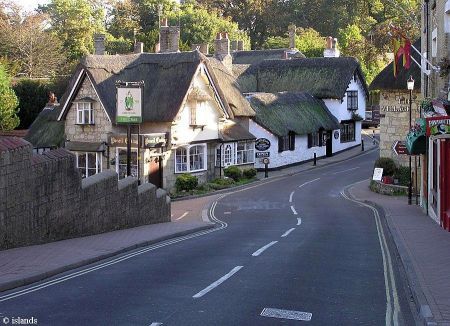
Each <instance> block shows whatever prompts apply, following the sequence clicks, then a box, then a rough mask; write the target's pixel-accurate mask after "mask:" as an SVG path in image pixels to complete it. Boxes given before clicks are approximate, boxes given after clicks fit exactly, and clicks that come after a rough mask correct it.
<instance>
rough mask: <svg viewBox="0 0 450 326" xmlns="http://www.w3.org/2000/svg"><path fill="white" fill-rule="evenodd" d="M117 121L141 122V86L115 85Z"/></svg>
mask: <svg viewBox="0 0 450 326" xmlns="http://www.w3.org/2000/svg"><path fill="white" fill-rule="evenodd" d="M116 122H117V123H141V122H142V88H141V87H128V86H123V87H122V86H119V87H117V117H116Z"/></svg>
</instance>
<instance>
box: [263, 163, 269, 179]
mask: <svg viewBox="0 0 450 326" xmlns="http://www.w3.org/2000/svg"><path fill="white" fill-rule="evenodd" d="M268 177H269V163H265V164H264V178H268Z"/></svg>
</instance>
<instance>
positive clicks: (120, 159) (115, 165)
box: [107, 133, 167, 188]
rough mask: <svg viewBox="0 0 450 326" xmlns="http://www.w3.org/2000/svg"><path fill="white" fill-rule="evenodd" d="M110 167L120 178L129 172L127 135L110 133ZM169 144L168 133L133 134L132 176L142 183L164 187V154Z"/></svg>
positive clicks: (108, 143)
mask: <svg viewBox="0 0 450 326" xmlns="http://www.w3.org/2000/svg"><path fill="white" fill-rule="evenodd" d="M107 145H108V162H109V163H108V164H109V166H108V168H111V169H114V170H115V171H116V172H117V174H118V177H119V179H123V178H125V177H126V172H127V154H128V153H127V135H126V134H110V135H108V142H107ZM166 146H167V134H166V133H152V134H144V135H136V134H133V135H132V136H131V153H130V167H131V176H133V177H135V178H138V179H139V181H140V182H141V183H152V184H154V185H155V186H157V187H159V188H161V187H162V183H163V182H162V176H163V156H164V151H165V150H166Z"/></svg>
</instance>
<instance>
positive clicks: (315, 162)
mask: <svg viewBox="0 0 450 326" xmlns="http://www.w3.org/2000/svg"><path fill="white" fill-rule="evenodd" d="M316 164H317V156H316V153H314V163H313V165H314V166H316Z"/></svg>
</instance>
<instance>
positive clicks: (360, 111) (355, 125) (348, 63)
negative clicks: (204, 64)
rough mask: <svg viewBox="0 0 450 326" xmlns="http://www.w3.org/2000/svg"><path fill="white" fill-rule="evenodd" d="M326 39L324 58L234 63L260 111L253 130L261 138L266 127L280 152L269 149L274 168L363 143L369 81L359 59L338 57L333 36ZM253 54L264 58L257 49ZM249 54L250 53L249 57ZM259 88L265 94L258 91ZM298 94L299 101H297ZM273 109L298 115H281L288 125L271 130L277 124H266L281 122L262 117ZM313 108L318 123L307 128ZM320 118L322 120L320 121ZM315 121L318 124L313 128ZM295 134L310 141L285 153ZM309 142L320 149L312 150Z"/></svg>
mask: <svg viewBox="0 0 450 326" xmlns="http://www.w3.org/2000/svg"><path fill="white" fill-rule="evenodd" d="M328 41H329V42H328V47H327V48H326V49H325V51H324V55H326V57H323V58H301V57H298V58H295V57H294V58H289V57H288V56H285V59H281V58H278V59H268V60H256V61H255V62H256V63H252V62H251V60H250V59H246V60H247V61H246V62H249V63H244V62H242V63H240V64H234V65H233V73H234V75H235V76H236V77H237V81H238V83H239V85H240V87H241V89H242V91H243V92H244V93H247V94H251V96H250V98H251V100H250V101H251V103H252V106H253V108H254V109H255V110H256V117H255V118H252V123H251V124H250V132H252V133H253V134H255V135H256V136H257V137H259V136H260V133H259V131H260V130H261V128H263V129H266V132H270V133H271V136H270V137H271V138H272V139H273V140H274V141H275V142H274V143H273V145H274V148H275V149H278V152H277V153H275V152H274V153H270V154H269V155H271V157H272V159H271V162H273V165H272V166H271V167H279V166H284V165H288V164H294V163H295V162H301V161H304V160H309V159H312V158H313V155H314V153H315V154H316V155H317V157H320V156H325V155H327V156H331V155H332V154H334V153H336V152H340V151H343V150H346V149H349V148H352V147H355V146H358V145H360V144H361V120H362V117H364V115H365V110H366V100H367V98H368V89H367V85H366V82H365V79H364V76H363V73H362V71H361V67H360V65H359V63H358V62H357V60H356V59H354V58H350V57H339V52H338V50H337V49H336V47H335V46H336V45H335V43H333V40H332V39H331V38H329V40H328ZM255 55H256V56H257V57H260V55H259V53H257V51H255ZM248 56H249V54H246V56H245V57H248ZM286 58H287V59H286ZM259 93H262V94H261V95H258V94H259ZM298 93H300V94H302V95H299V94H298ZM288 94H290V96H288ZM258 97H260V99H258ZM313 97H314V99H313ZM269 98H270V100H269ZM252 99H253V100H252ZM294 99H296V100H297V101H298V102H297V103H295V101H294ZM287 101H288V102H289V103H287ZM295 107H297V110H298V112H296V111H295V109H294V108H295ZM313 107H314V109H312V108H313ZM269 110H276V111H277V113H273V114H274V115H277V116H282V115H286V116H292V115H293V114H294V113H295V114H296V120H295V121H290V120H289V119H283V120H284V121H285V122H286V123H287V124H286V125H285V126H284V127H283V128H281V129H278V131H277V132H273V130H274V128H273V127H272V126H269V125H268V123H270V124H272V123H277V124H279V123H282V122H281V121H277V122H275V121H273V122H272V121H269V120H270V119H267V118H266V117H263V116H260V115H261V114H267V112H266V111H269ZM263 112H265V113H263ZM312 112H314V115H315V117H316V118H315V119H314V121H316V122H315V123H313V124H312V125H311V126H309V128H307V129H308V130H306V129H305V128H304V126H305V123H307V122H308V121H310V119H311V116H310V115H308V113H312ZM330 113H331V115H332V118H331V117H330V116H329V114H330ZM321 119H324V120H323V121H322V122H319V120H321ZM331 121H334V122H333V123H331ZM335 122H337V124H336V123H335ZM313 126H315V127H317V129H316V130H312V129H314V128H313ZM300 130H301V133H299V131H300ZM263 133H264V132H263ZM308 134H309V136H307V135H308ZM305 135H306V136H305ZM297 136H303V137H309V139H310V141H308V142H307V141H300V142H297V143H296V145H295V147H296V151H295V153H294V152H291V153H289V154H286V153H283V152H284V150H281V149H282V148H285V147H290V148H293V146H287V145H286V146H285V145H283V143H285V144H288V143H289V142H290V141H289V138H290V139H291V140H292V141H291V142H293V141H294V138H295V137H297ZM270 137H269V138H270ZM297 146H301V147H298V148H297ZM323 146H324V147H325V148H322V147H323ZM311 147H316V148H314V149H312V150H311ZM272 150H273V149H272ZM291 151H292V149H291ZM259 155H260V156H262V155H261V154H259Z"/></svg>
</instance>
